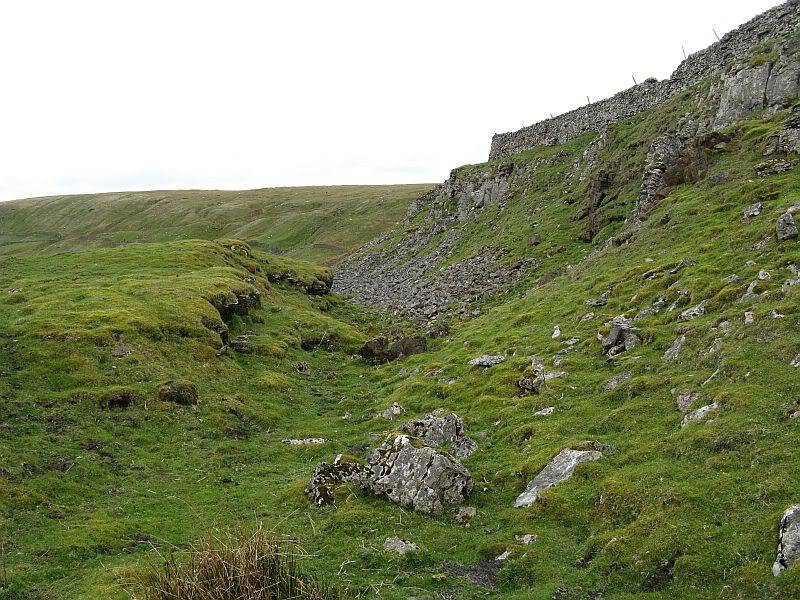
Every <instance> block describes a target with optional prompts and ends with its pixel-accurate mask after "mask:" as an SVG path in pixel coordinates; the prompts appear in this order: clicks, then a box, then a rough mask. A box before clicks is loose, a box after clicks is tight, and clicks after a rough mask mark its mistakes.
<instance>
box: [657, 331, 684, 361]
mask: <svg viewBox="0 0 800 600" xmlns="http://www.w3.org/2000/svg"><path fill="white" fill-rule="evenodd" d="M685 343H686V336H685V335H679V336H678V337H677V338H676V339H675V341H674V342H672V346H670V347H669V350H667V351H666V352H665V353H664V356H663V357H662V359H663V360H665V361H672V360H675V359H676V358H678V356H679V355H680V353H681V350H682V349H683V345H684V344H685Z"/></svg>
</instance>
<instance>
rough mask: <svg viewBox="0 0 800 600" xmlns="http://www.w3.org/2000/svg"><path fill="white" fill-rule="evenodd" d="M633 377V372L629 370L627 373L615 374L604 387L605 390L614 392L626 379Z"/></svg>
mask: <svg viewBox="0 0 800 600" xmlns="http://www.w3.org/2000/svg"><path fill="white" fill-rule="evenodd" d="M631 377H633V373H631V372H630V371H627V372H625V373H620V374H619V375H615V376H614V377H612V378H611V379H609V380H608V383H606V385H605V386H604V387H603V391H605V392H613V391H614V390H615V389H617V388H618V387H619V386H621V385H622V384H623V383H625V382H626V381H630V379H631Z"/></svg>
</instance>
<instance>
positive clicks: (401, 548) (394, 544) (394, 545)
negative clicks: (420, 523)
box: [383, 537, 419, 555]
mask: <svg viewBox="0 0 800 600" xmlns="http://www.w3.org/2000/svg"><path fill="white" fill-rule="evenodd" d="M383 549H384V550H386V551H387V552H397V553H398V554H400V555H406V554H408V553H409V552H416V551H417V550H419V546H417V545H416V544H415V543H414V542H409V541H408V540H401V539H400V538H399V537H387V538H386V541H385V542H383Z"/></svg>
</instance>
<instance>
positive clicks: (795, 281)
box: [781, 265, 800, 292]
mask: <svg viewBox="0 0 800 600" xmlns="http://www.w3.org/2000/svg"><path fill="white" fill-rule="evenodd" d="M789 271H790V272H791V273H792V275H794V277H790V278H789V279H787V280H786V281H784V282H783V285H781V290H782V291H784V292H788V291H789V290H791V289H792V288H793V287H794V286H796V285H800V270H798V268H797V266H796V265H789Z"/></svg>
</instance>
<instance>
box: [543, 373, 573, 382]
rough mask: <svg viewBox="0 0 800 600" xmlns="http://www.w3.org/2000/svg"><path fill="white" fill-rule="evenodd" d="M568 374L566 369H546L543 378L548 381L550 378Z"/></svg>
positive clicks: (558, 377)
mask: <svg viewBox="0 0 800 600" xmlns="http://www.w3.org/2000/svg"><path fill="white" fill-rule="evenodd" d="M567 375H569V373H567V372H566V371H548V372H547V373H545V374H544V380H545V381H550V380H551V379H560V378H562V377H566V376H567Z"/></svg>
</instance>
